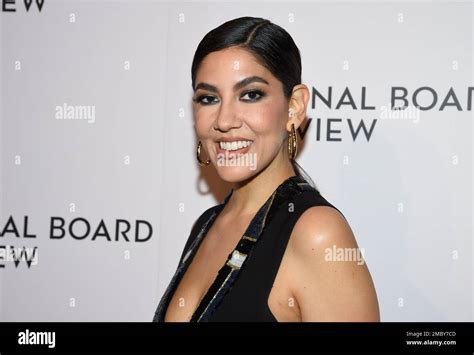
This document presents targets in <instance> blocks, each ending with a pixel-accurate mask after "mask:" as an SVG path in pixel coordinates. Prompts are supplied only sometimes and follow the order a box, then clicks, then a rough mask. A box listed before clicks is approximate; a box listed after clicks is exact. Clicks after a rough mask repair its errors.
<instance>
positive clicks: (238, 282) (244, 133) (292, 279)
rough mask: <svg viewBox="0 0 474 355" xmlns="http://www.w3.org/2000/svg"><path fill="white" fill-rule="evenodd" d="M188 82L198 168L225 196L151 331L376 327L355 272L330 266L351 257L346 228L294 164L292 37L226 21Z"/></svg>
mask: <svg viewBox="0 0 474 355" xmlns="http://www.w3.org/2000/svg"><path fill="white" fill-rule="evenodd" d="M191 74H192V86H193V90H194V96H193V112H194V119H195V130H196V134H197V136H198V138H199V143H198V146H197V159H198V161H199V163H200V164H201V165H202V166H206V165H209V164H210V163H211V162H212V165H214V167H215V169H216V170H217V173H218V175H219V176H220V177H221V178H222V179H223V180H225V181H227V182H231V183H232V184H233V186H234V187H233V189H232V190H231V191H230V193H229V194H228V195H227V197H226V198H225V199H224V201H223V202H222V203H221V204H219V205H216V206H214V207H211V208H209V209H208V210H207V211H205V212H204V213H203V214H202V215H201V216H200V217H199V218H198V220H197V221H196V223H195V224H194V226H193V228H192V230H191V234H190V236H189V238H188V240H187V243H186V245H185V247H184V250H183V253H182V255H181V259H180V262H179V265H178V268H177V270H176V273H175V275H174V276H173V278H172V280H171V282H170V284H169V286H168V288H167V290H166V292H165V293H164V295H163V297H162V299H161V301H160V303H159V305H158V308H157V310H156V312H155V317H154V319H153V320H154V321H192V322H194V321H196V322H203V321H255V322H272V321H278V322H282V321H287V322H300V321H305V322H306V321H379V308H378V302H377V296H376V293H375V289H374V285H373V282H372V279H371V276H370V274H369V271H368V268H367V266H366V265H365V263H363V262H361V261H363V260H361V259H360V258H359V259H358V260H353V259H350V260H349V259H348V258H345V259H344V260H341V258H338V257H336V255H334V253H332V254H331V252H333V251H334V250H344V251H346V250H352V251H359V250H358V247H357V243H356V240H355V238H354V235H353V233H352V231H351V228H350V227H349V225H348V223H347V221H346V220H345V218H344V216H343V215H342V214H341V213H340V212H339V211H338V210H337V209H336V208H335V207H334V206H333V205H331V204H330V203H329V202H328V201H327V200H325V199H324V198H323V197H322V196H321V194H320V193H319V192H318V190H317V189H316V188H315V187H314V184H310V183H309V182H308V181H310V182H311V183H312V181H311V179H310V178H309V177H307V178H306V179H305V178H304V176H306V174H304V175H302V173H301V171H300V167H299V166H298V165H297V164H296V162H295V160H294V158H295V155H296V152H297V135H296V130H297V129H298V127H299V126H300V125H301V123H302V122H303V121H304V119H305V117H306V108H307V103H308V100H309V90H308V88H307V87H306V86H305V85H303V84H301V58H300V54H299V50H298V48H297V47H296V45H295V43H294V42H293V39H292V38H291V36H290V35H289V34H288V33H287V32H286V31H285V30H284V29H282V28H281V27H279V26H277V25H275V24H273V23H271V22H270V21H268V20H266V19H262V18H254V17H241V18H237V19H234V20H232V21H228V22H226V23H224V24H222V25H221V26H219V27H217V28H215V29H214V30H212V31H211V32H209V33H208V34H207V35H206V36H205V37H204V38H203V40H202V41H201V42H200V44H199V46H198V48H197V50H196V53H195V56H194V60H193V63H192V70H191ZM204 154H206V155H207V156H208V158H207V159H203V157H202V156H203V155H204ZM336 248H339V249H336ZM341 248H342V249H341ZM353 254H354V253H353ZM357 255H360V253H357Z"/></svg>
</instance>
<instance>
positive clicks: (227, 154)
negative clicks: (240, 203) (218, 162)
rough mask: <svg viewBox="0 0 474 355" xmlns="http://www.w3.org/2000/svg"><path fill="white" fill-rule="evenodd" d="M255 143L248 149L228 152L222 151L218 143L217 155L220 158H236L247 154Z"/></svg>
mask: <svg viewBox="0 0 474 355" xmlns="http://www.w3.org/2000/svg"><path fill="white" fill-rule="evenodd" d="M253 143H254V142H252V143H251V144H249V145H248V146H247V147H242V148H240V149H236V150H226V149H222V148H221V146H220V143H219V142H216V148H217V155H218V156H224V157H229V158H235V157H236V156H237V155H240V154H245V153H247V152H248V151H249V150H250V147H251V146H252V145H253Z"/></svg>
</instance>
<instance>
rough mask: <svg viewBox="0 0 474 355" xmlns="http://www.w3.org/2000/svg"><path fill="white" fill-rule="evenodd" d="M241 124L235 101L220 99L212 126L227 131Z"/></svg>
mask: <svg viewBox="0 0 474 355" xmlns="http://www.w3.org/2000/svg"><path fill="white" fill-rule="evenodd" d="M241 125H242V120H241V119H239V115H238V112H237V109H236V107H235V103H233V102H232V101H231V100H222V102H221V104H220V107H219V112H218V114H217V117H216V122H215V123H214V128H215V129H216V130H219V131H229V130H231V129H232V128H239V127H240V126H241Z"/></svg>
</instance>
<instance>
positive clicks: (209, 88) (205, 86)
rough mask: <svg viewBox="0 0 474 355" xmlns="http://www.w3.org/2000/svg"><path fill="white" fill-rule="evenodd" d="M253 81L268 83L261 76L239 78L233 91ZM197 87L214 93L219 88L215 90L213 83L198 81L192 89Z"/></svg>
mask: <svg viewBox="0 0 474 355" xmlns="http://www.w3.org/2000/svg"><path fill="white" fill-rule="evenodd" d="M254 82H257V83H263V84H267V85H270V84H269V83H268V81H266V80H265V79H263V78H262V77H260V76H256V75H254V76H249V77H248V78H244V79H242V80H240V81H239V82H237V83H235V85H234V91H237V90H239V89H241V88H243V87H245V86H247V85H249V84H251V83H254ZM197 89H203V90H207V91H210V92H215V93H218V92H219V90H217V87H215V86H214V85H211V84H208V83H199V84H197V85H196V89H195V90H194V91H196V90H197Z"/></svg>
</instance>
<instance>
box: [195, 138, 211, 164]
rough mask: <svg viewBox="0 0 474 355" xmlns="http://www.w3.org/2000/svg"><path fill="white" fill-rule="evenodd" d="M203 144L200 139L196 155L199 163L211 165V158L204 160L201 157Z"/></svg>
mask: <svg viewBox="0 0 474 355" xmlns="http://www.w3.org/2000/svg"><path fill="white" fill-rule="evenodd" d="M201 146H202V143H201V141H199V143H198V145H197V150H196V157H197V160H198V163H199V165H200V166H205V165H209V163H210V162H211V160H210V159H207V161H202V160H201V158H200V155H201Z"/></svg>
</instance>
